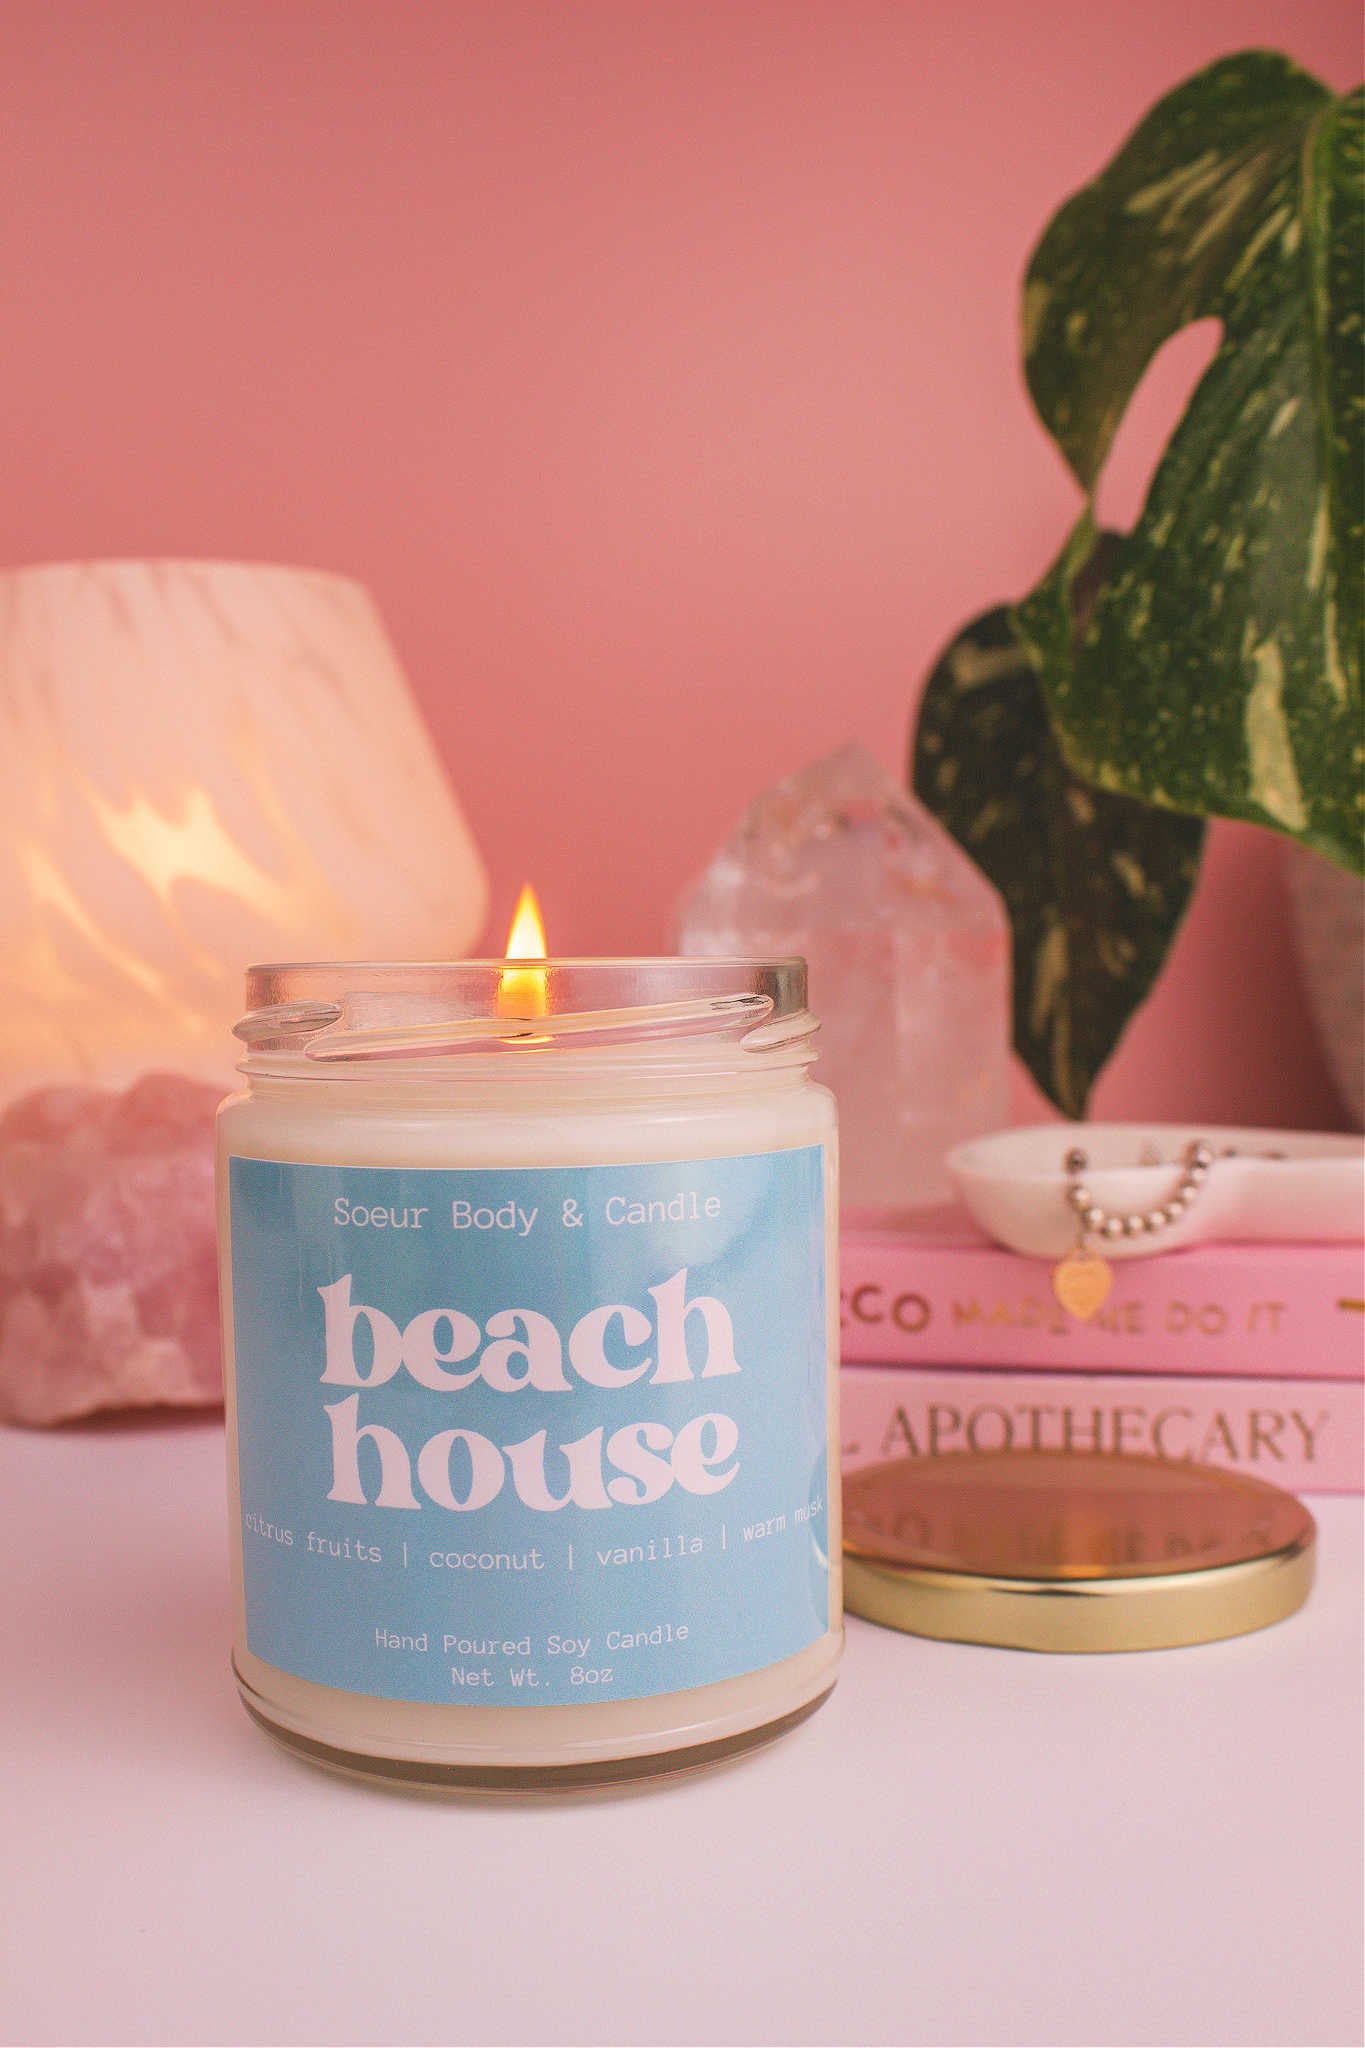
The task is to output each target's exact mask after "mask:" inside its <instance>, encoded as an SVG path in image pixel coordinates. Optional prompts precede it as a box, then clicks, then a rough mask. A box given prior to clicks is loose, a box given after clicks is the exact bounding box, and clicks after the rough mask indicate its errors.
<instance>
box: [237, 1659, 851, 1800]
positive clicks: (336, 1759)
mask: <svg viewBox="0 0 1365 2048" xmlns="http://www.w3.org/2000/svg"><path fill="white" fill-rule="evenodd" d="M238 1690H239V1692H240V1693H241V1697H242V1705H243V1706H244V1707H245V1708H246V1711H247V1713H248V1715H249V1716H250V1717H251V1719H252V1720H253V1721H254V1722H255V1724H256V1726H257V1727H258V1728H260V1729H262V1730H263V1731H264V1732H265V1734H267V1735H268V1736H270V1737H271V1739H272V1740H273V1741H275V1742H277V1743H279V1745H280V1747H281V1748H282V1749H287V1750H288V1751H289V1752H290V1754H291V1755H293V1756H297V1757H300V1758H301V1759H302V1760H303V1761H304V1762H305V1763H310V1764H316V1765H318V1766H319V1767H320V1768H321V1769H322V1770H326V1771H331V1772H334V1773H336V1774H338V1775H340V1776H341V1777H345V1778H357V1779H360V1780H361V1781H362V1782H365V1783H369V1784H374V1785H380V1786H387V1787H389V1788H390V1789H392V1790H404V1791H412V1792H453V1793H465V1794H468V1793H491V1794H501V1795H506V1794H508V1793H521V1794H535V1793H542V1792H549V1793H556V1792H596V1791H604V1790H609V1789H610V1788H612V1787H613V1786H623V1787H624V1786H630V1785H639V1784H644V1783H647V1782H648V1781H649V1780H651V1779H658V1778H673V1777H677V1776H679V1775H680V1774H682V1773H686V1772H691V1771H699V1770H705V1769H707V1768H708V1767H709V1766H710V1765H712V1764H722V1763H728V1762H729V1760H730V1759H731V1758H732V1757H737V1756H741V1755H743V1754H744V1753H745V1751H747V1750H751V1749H762V1748H764V1747H765V1746H766V1745H767V1744H768V1743H770V1742H776V1741H777V1740H778V1738H779V1737H780V1736H783V1735H786V1734H787V1733H788V1732H789V1731H790V1730H791V1729H793V1728H796V1727H799V1725H800V1724H801V1722H802V1721H806V1720H809V1718H810V1716H811V1715H812V1714H813V1713H814V1712H815V1710H816V1708H817V1707H822V1706H823V1705H824V1703H825V1701H826V1700H827V1699H828V1698H829V1696H830V1694H831V1693H832V1692H833V1690H834V1681H833V1680H831V1682H830V1683H829V1684H828V1685H827V1686H826V1687H825V1689H824V1691H823V1692H819V1693H817V1694H816V1696H815V1698H814V1699H810V1700H805V1701H803V1702H802V1704H801V1705H800V1706H799V1707H797V1708H795V1709H794V1710H793V1711H792V1712H791V1713H789V1714H783V1715H782V1716H781V1717H780V1718H779V1719H778V1720H776V1721H766V1722H764V1723H763V1724H762V1725H761V1726H760V1727H757V1728H745V1729H742V1730H741V1731H740V1732H739V1733H738V1734H733V1735H726V1736H722V1737H721V1738H720V1739H719V1740H717V1741H714V1742H698V1743H694V1744H692V1745H691V1746H690V1747H688V1748H686V1749H670V1750H664V1751H660V1752H656V1753H654V1754H653V1755H648V1756H622V1757H601V1758H597V1759H595V1760H594V1761H593V1762H591V1763H580V1764H438V1763H419V1762H414V1761H413V1760H412V1759H411V1758H407V1757H379V1756H367V1755H365V1754H364V1753H363V1752H361V1751H358V1750H349V1749H337V1748H334V1747H333V1745H332V1744H331V1743H328V1742H319V1741H318V1740H317V1739H316V1737H314V1736H310V1735H300V1734H298V1733H297V1732H296V1731H295V1730H294V1729H291V1728H283V1727H281V1726H280V1724H279V1723H278V1722H276V1721H272V1720H271V1719H270V1718H269V1716H268V1715H267V1714H264V1713H262V1711H261V1709H260V1708H259V1707H258V1706H257V1705H256V1704H255V1702H254V1700H253V1699H252V1698H251V1697H250V1696H249V1688H248V1687H247V1686H246V1685H245V1684H244V1683H243V1682H242V1681H241V1679H240V1678H239V1680H238Z"/></svg>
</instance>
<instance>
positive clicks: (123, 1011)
mask: <svg viewBox="0 0 1365 2048" xmlns="http://www.w3.org/2000/svg"><path fill="white" fill-rule="evenodd" d="M0 806H3V815H4V821H5V831H4V837H3V839H2V840H0V1416H7V1417H9V1418H10V1419H19V1420H26V1421H49V1420H54V1419H57V1418H58V1417H60V1416H63V1415H70V1414H79V1413H83V1412H87V1411H88V1410H89V1409H92V1408H96V1407H105V1406H113V1405H125V1404H127V1403H139V1402H148V1401H164V1400H175V1401H185V1400H204V1399H212V1398H216V1395H217V1388H218V1351H217V1339H216V1334H215V1326H214V1315H213V1310H212V1306H211V1292H212V1290H211V1284H210V1281H211V1274H212V1237H213V1223H212V1209H211V1193H210V1183H211V1177H212V1168H211V1159H210V1152H209V1146H208V1143H207V1130H208V1127H209V1125H210V1124H211V1120H212V1112H213V1109H214V1107H215V1106H216V1103H217V1101H218V1099H219V1097H220V1096H221V1095H222V1094H223V1093H224V1092H225V1091H226V1089H227V1088H228V1087H229V1086H230V1085H231V1079H232V1066H233V1045H232V1039H231V1036H230V1031H229V1027H230V1024H231V1021H232V1019H233V1017H234V1015H235V1013H236V1010H237V1007H238V995H239V991H240V987H241V980H242V973H243V969H244V968H245V966H246V965H247V964H248V962H250V961H253V960H272V959H273V960H291V959H328V958H331V959H338V958H343V959H356V958H364V957H366V956H373V955H376V954H378V955H381V956H383V957H385V958H390V959H392V958H401V957H403V956H407V957H414V958H430V957H432V956H438V957H446V958H448V957H451V956H453V955H457V954H460V953H463V952H465V951H467V950H468V949H469V946H470V943H471V941H472V940H473V939H474V938H475V937H476V935H477V934H478V932H479V930H480V927H481V925H482V922H483V917H484V911H485V907H486V882H485V877H484V872H483V868H482V864H481V862H480V860H479V857H478V854H477V852H476V850H475V848H474V845H473V843H472V840H471V838H470V835H469V832H468V829H467V827H466V825H465V823H464V820H463V818H462V817H461V815H460V812H459V809H458V807H457V805H456V803H455V800H454V797H453V796H452V794H451V791H450V789H449V787H448V785H447V783H446V781H445V779H444V777H443V775H442V772H441V769H440V767H439V766H438V764H437V761H436V758H435V756H434V754H433V751H432V747H431V743H430V740H429V738H428V736H427V734H426V731H425V729H424V728H423V725H422V722H421V719H420V717H419V715H418V713H417V709H416V706H415V704H414V703H413V700H412V697H411V695H410V693H409V690H408V686H407V683H406V681H405V679H404V676H403V673H402V670H401V669H400V668H399V666H398V663H397V660H396V658H395V656H394V653H393V650H392V648H391V646H390V644H389V642H388V639H387V637H386V636H385V633H384V629H383V626H382V624H381V623H380V620H379V617H378V614H377V613H376V611H375V608H374V605H373V604H372V602H371V600H370V598H369V597H368V595H367V594H366V592H365V591H364V590H363V589H361V588H360V586H359V585H357V584H355V583H351V582H349V581H347V580H345V579H344V578H341V577H336V576H330V575H322V574H317V573H314V572H309V571H303V570H297V569H285V568H257V567H249V566H245V565H241V564H235V563H207V562H97V563H78V564H69V565H60V566H53V567H42V568H33V569H21V570H18V571H15V572H12V573H10V574H4V575H0Z"/></svg>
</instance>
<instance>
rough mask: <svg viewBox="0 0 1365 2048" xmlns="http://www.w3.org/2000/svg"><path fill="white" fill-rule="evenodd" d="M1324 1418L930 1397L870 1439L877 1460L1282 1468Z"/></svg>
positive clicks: (1264, 1411)
mask: <svg viewBox="0 0 1365 2048" xmlns="http://www.w3.org/2000/svg"><path fill="white" fill-rule="evenodd" d="M1330 1420H1331V1413H1330V1410H1328V1409H1325V1408H1324V1409H1320V1410H1319V1411H1318V1412H1317V1413H1316V1414H1315V1415H1314V1416H1313V1418H1312V1420H1311V1421H1310V1420H1309V1418H1308V1417H1307V1416H1306V1415H1305V1414H1303V1413H1302V1412H1301V1411H1300V1410H1299V1409H1297V1408H1290V1409H1289V1410H1288V1411H1284V1410H1281V1409H1279V1408H1251V1409H1248V1410H1247V1412H1246V1414H1245V1415H1244V1416H1240V1417H1239V1416H1238V1415H1236V1414H1235V1412H1233V1411H1230V1410H1227V1409H1223V1408H1216V1409H1214V1411H1213V1412H1212V1414H1210V1415H1208V1416H1206V1417H1201V1415H1200V1413H1199V1411H1198V1410H1197V1409H1194V1408H1191V1407H1189V1406H1187V1405H1186V1404H1184V1403H1181V1402H1172V1403H1171V1405H1170V1406H1169V1407H1166V1408H1157V1409H1154V1410H1153V1409H1148V1408H1145V1407H1142V1406H1140V1405H1139V1404H1137V1403H1134V1402H1118V1403H1115V1404H1114V1405H1113V1406H1111V1407H1107V1408H1106V1407H1076V1408H1073V1407H1070V1406H1064V1407H1052V1406H1049V1405H1034V1404H1030V1403H1026V1402H1019V1403H1017V1404H1015V1405H1014V1406H1012V1407H1006V1406H1005V1405H1004V1404H1003V1403H1002V1402H998V1401H983V1402H980V1403H978V1405H977V1406H975V1407H971V1408H955V1407H953V1406H952V1405H951V1404H950V1403H948V1402H946V1401H931V1402H930V1403H929V1405H928V1407H927V1408H926V1410H925V1411H924V1415H923V1418H922V1420H920V1421H919V1423H918V1427H917V1422H916V1417H915V1416H914V1414H913V1413H912V1405H907V1404H906V1403H904V1402H901V1403H898V1405H897V1406H896V1407H895V1408H894V1409H893V1410H892V1412H891V1415H890V1417H889V1419H888V1421H887V1424H886V1427H885V1429H884V1430H883V1431H882V1435H881V1441H880V1443H879V1444H878V1447H877V1452H878V1456H879V1457H882V1458H895V1457H906V1458H921V1457H924V1458H938V1457H942V1456H943V1455H944V1454H945V1453H948V1452H952V1451H963V1450H969V1451H978V1452H981V1451H989V1452H999V1451H1024V1450H1028V1451H1070V1452H1074V1453H1078V1454H1080V1453H1087V1452H1089V1453H1098V1454H1100V1455H1102V1456H1109V1457H1117V1456H1120V1455H1122V1454H1123V1453H1124V1452H1125V1451H1126V1452H1133V1451H1141V1452H1147V1453H1149V1454H1150V1455H1151V1456H1153V1457H1157V1458H1164V1459H1165V1460H1166V1462H1167V1464H1174V1465H1180V1464H1188V1463H1190V1462H1192V1461H1193V1462H1194V1463H1197V1464H1230V1465H1241V1464H1246V1465H1257V1464H1261V1465H1265V1464H1279V1465H1283V1464H1284V1463H1285V1462H1286V1460H1287V1459H1288V1458H1289V1457H1290V1456H1291V1455H1292V1454H1293V1445H1292V1441H1290V1442H1287V1441H1286V1440H1287V1439H1291V1438H1292V1435H1293V1434H1294V1433H1296V1434H1297V1437H1298V1440H1299V1446H1298V1450H1299V1455H1301V1457H1302V1458H1303V1461H1304V1463H1305V1464H1308V1465H1311V1464H1313V1463H1315V1462H1316V1460H1317V1456H1318V1439H1319V1436H1320V1433H1321V1432H1322V1430H1323V1429H1324V1428H1325V1427H1326V1426H1327V1424H1328V1423H1329V1422H1330Z"/></svg>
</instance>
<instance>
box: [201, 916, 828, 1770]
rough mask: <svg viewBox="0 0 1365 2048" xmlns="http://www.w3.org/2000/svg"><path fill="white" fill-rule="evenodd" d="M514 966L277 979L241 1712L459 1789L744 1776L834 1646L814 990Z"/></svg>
mask: <svg viewBox="0 0 1365 2048" xmlns="http://www.w3.org/2000/svg"><path fill="white" fill-rule="evenodd" d="M508 958H509V959H510V960H512V961H514V962H515V963H516V964H515V965H514V966H510V967H509V966H508V965H507V963H506V962H505V961H471V962H463V963H457V964H454V965H451V966H448V967H443V966H423V965H404V964H394V965H386V966H347V965H344V964H341V965H338V964H320V965H317V966H311V967H280V968H270V967H266V968H256V969H253V970H252V972H251V974H250V976H249V978H248V1005H249V1013H248V1015H247V1017H245V1018H244V1019H243V1021H242V1024H241V1025H240V1026H239V1027H238V1029H239V1034H240V1035H241V1036H242V1037H243V1038H244V1040H245V1041H246V1043H247V1045H248V1048H249V1055H248V1058H247V1060H246V1061H245V1063H244V1068H243V1071H244V1073H245V1075H246V1077H247V1080H246V1086H245V1088H244V1090H243V1092H242V1093H240V1094H239V1095H237V1096H235V1097H233V1098H232V1099H231V1100H230V1101H229V1102H228V1103H227V1104H225V1105H224V1108H223V1112H222V1114H221V1117H220V1133H221V1136H220V1205H221V1208H220V1214H221V1232H222V1245H223V1299H224V1325H225V1350H226V1355H227V1380H228V1402H229V1441H230V1446H231V1462H232V1480H233V1494H234V1515H233V1530H232V1533H233V1551H234V1578H235V1595H236V1600H235V1604H236V1627H235V1644H234V1661H235V1665H236V1669H237V1674H238V1679H239V1683H240V1686H241V1689H242V1693H243V1697H244V1699H245V1701H246V1703H247V1705H248V1707H249V1709H250V1710H251V1712H252V1713H253V1714H254V1715H255V1716H256V1718H257V1719H258V1720H259V1721H260V1722H262V1723H263V1724H264V1725H265V1726H266V1727H267V1728H268V1729H269V1730H270V1732H271V1733H273V1734H274V1735H276V1736H277V1737H279V1738H280V1739H281V1740H282V1741H284V1742H285V1743H286V1744H287V1745H289V1746H291V1747H293V1748H295V1749H296V1750H298V1751H300V1752H302V1753H303V1754H305V1755H307V1756H310V1757H312V1758H313V1759H315V1760H316V1761H319V1762H323V1763H326V1764H330V1765H332V1766H333V1767H335V1768H340V1769H344V1770H349V1771H354V1772H362V1773H366V1774H373V1775H378V1776H387V1777H391V1778H398V1779H403V1780H406V1781H409V1782H413V1783H422V1784H430V1785H438V1786H439V1785H454V1786H460V1785H469V1786H476V1787H500V1786H527V1787H532V1788H536V1787H540V1786H543V1785H557V1784H564V1785H574V1784H584V1783H588V1784H591V1783H606V1782H611V1781H613V1780H616V1779H620V1778H628V1777H632V1776H645V1775H653V1774H655V1773H657V1772H660V1771H664V1770H668V1769H672V1768H677V1767H680V1766H685V1765H690V1764H693V1763H697V1762H702V1761H706V1760H708V1759H710V1758H712V1757H718V1756H722V1755H728V1754H730V1753H732V1752H733V1751H735V1750H737V1749H740V1748H744V1747H746V1746H748V1745H750V1744H752V1743H754V1742H757V1741H761V1740H764V1739H766V1738H767V1737H768V1736H770V1735H772V1734H775V1733H777V1732H779V1731H780V1730H781V1729H782V1728H783V1727H785V1726H787V1725H789V1724H790V1723H792V1722H793V1721H795V1720H797V1719H799V1718H801V1717H802V1716H803V1715H804V1714H806V1713H808V1712H809V1711H811V1709H812V1708H813V1707H814V1706H815V1705H817V1704H818V1703H819V1701H820V1700H821V1699H822V1698H823V1697H824V1696H825V1694H826V1693H827V1692H828V1691H829V1689H830V1687H831V1685H832V1684H833V1681H834V1676H835V1671H836V1667H837V1663H838V1658H839V1653H840V1648H841V1641H842V1637H841V1598H840V1582H839V1570H838V1558H839V1528H838V1512H837V1508H838V1429H837V1421H836V1416H835V1410H834V1401H835V1384H836V1365H837V1324H838V1303H837V1294H836V1291H835V1288H834V1285H833V1273H834V1267H833V1246H834V1219H835V1215H836V1189H835V1185H834V1182H835V1167H834V1113H833V1104H832V1100H831V1098H830V1096H829V1095H828V1093H827V1091H826V1090H824V1089H822V1088H820V1087H818V1086H816V1085H815V1084H814V1083H813V1082H812V1081H811V1080H810V1078H809V1064H810V1060H811V1056H812V1055H811V1049H810V1034H811V1032H812V1030H813V1028H814V1020H813V1019H812V1018H811V1017H810V1016H809V1015H808V1013H807V1012H806V1010H805V974H804V968H803V967H802V965H801V963H799V962H790V961H788V962H745V961H721V960H698V961H689V960H624V961H572V960H555V959H548V958H546V956H545V951H544V939H543V935H539V936H537V935H535V934H531V935H528V933H527V931H526V928H525V927H524V926H522V925H515V926H514V929H513V934H512V936H511V937H510V938H509V941H508ZM526 960H541V961H543V962H544V964H543V965H538V966H534V967H525V966H523V965H522V963H523V962H524V961H526ZM528 1026H529V1027H530V1028H527V1027H528ZM519 1027H521V1028H519Z"/></svg>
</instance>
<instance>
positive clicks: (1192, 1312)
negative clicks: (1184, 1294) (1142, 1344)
mask: <svg viewBox="0 0 1365 2048" xmlns="http://www.w3.org/2000/svg"><path fill="white" fill-rule="evenodd" d="M1227 1326H1228V1312H1227V1310H1226V1309H1225V1308H1224V1307H1223V1305H1222V1303H1221V1302H1218V1301H1203V1302H1187V1301H1169V1302H1167V1304H1166V1328H1167V1329H1168V1330H1169V1331H1170V1333H1171V1335H1172V1336H1173V1337H1187V1336H1188V1335H1189V1334H1190V1332H1191V1331H1195V1332H1197V1334H1198V1335H1199V1336H1201V1337H1221V1336H1222V1334H1223V1332H1224V1331H1225V1330H1226V1329H1227Z"/></svg>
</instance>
